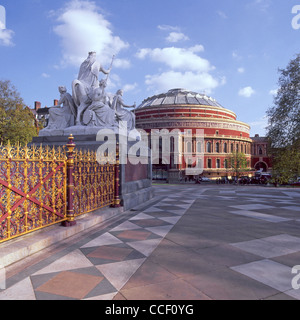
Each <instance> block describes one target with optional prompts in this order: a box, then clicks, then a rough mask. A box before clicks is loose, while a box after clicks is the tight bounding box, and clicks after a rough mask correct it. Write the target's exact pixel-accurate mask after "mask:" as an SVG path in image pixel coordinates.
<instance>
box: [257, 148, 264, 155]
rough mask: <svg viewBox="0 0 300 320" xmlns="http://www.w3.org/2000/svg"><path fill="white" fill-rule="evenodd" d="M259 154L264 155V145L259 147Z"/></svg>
mask: <svg viewBox="0 0 300 320" xmlns="http://www.w3.org/2000/svg"><path fill="white" fill-rule="evenodd" d="M258 154H259V155H262V154H263V150H262V147H259V148H258Z"/></svg>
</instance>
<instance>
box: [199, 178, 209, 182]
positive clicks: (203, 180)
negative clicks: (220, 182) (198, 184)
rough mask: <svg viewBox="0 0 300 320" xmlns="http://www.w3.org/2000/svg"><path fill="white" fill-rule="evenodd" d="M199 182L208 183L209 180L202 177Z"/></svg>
mask: <svg viewBox="0 0 300 320" xmlns="http://www.w3.org/2000/svg"><path fill="white" fill-rule="evenodd" d="M201 181H202V182H210V181H211V180H210V179H209V178H207V177H202V178H201Z"/></svg>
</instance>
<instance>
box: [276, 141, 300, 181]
mask: <svg viewBox="0 0 300 320" xmlns="http://www.w3.org/2000/svg"><path fill="white" fill-rule="evenodd" d="M273 162H274V163H273V172H272V182H273V183H275V184H287V183H289V181H290V180H294V179H296V178H297V177H299V176H300V150H299V149H298V148H294V147H293V146H290V147H286V148H282V149H278V150H276V153H275V154H274V157H273Z"/></svg>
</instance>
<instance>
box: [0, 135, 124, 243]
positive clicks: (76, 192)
mask: <svg viewBox="0 0 300 320" xmlns="http://www.w3.org/2000/svg"><path fill="white" fill-rule="evenodd" d="M116 155H117V158H116V159H111V160H110V161H107V163H105V164H102V162H103V161H101V164H100V163H99V162H98V161H97V154H96V152H95V151H80V150H76V145H75V143H74V137H73V136H72V135H71V136H70V137H69V141H68V143H67V144H66V148H65V147H63V148H49V147H42V146H40V147H36V146H34V145H33V146H32V147H21V146H19V145H18V146H11V145H10V144H8V145H7V146H0V243H1V242H4V241H7V240H10V239H12V238H15V237H18V236H21V235H25V234H28V233H29V232H32V231H35V230H38V229H41V228H45V227H48V226H51V225H54V224H57V223H59V222H61V223H62V225H63V226H65V227H70V226H73V225H75V224H76V217H78V216H81V215H83V214H86V213H89V212H92V211H95V210H97V209H100V208H103V207H107V206H112V207H120V198H119V153H118V145H117V153H116Z"/></svg>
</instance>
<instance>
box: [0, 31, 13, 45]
mask: <svg viewBox="0 0 300 320" xmlns="http://www.w3.org/2000/svg"><path fill="white" fill-rule="evenodd" d="M14 34H15V33H14V31H12V30H9V29H2V28H0V46H1V45H2V46H5V47H12V46H14V43H13V41H12V38H13V35H14Z"/></svg>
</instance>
